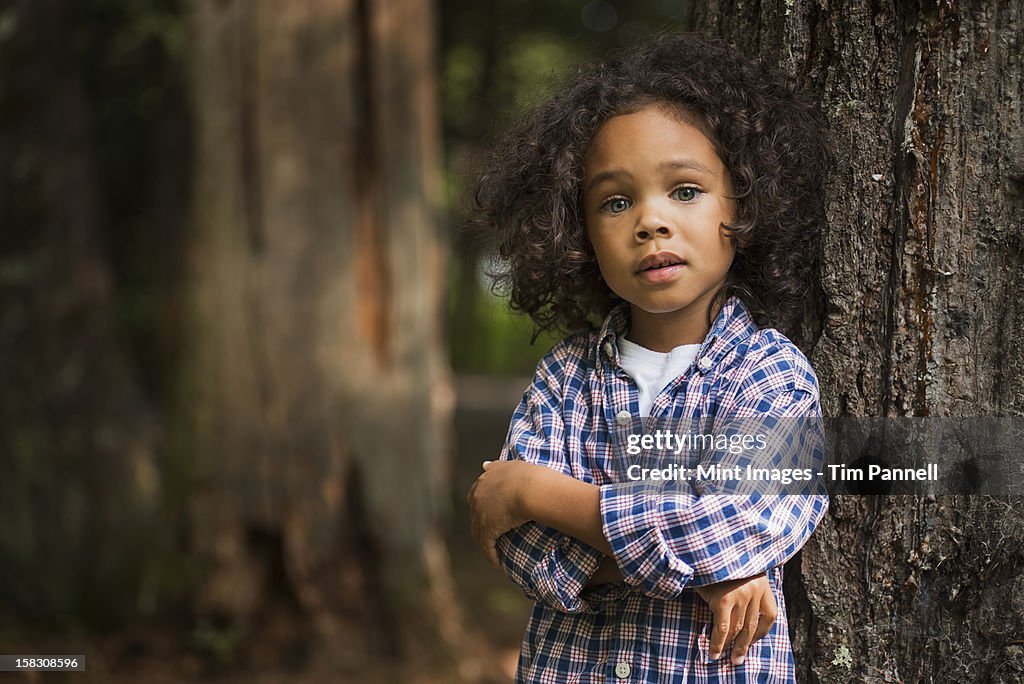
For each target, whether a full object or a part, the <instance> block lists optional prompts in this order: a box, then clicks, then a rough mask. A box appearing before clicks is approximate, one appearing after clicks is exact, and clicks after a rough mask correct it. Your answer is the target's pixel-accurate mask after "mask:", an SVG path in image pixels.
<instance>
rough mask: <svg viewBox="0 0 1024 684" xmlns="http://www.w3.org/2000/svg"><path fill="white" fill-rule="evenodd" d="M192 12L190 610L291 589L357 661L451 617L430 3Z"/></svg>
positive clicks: (320, 1) (399, 649) (185, 392)
mask: <svg viewBox="0 0 1024 684" xmlns="http://www.w3.org/2000/svg"><path fill="white" fill-rule="evenodd" d="M190 14H191V16H190V18H189V22H190V35H191V44H192V48H191V54H190V61H191V65H190V73H191V87H192V94H193V98H192V100H193V102H192V106H193V111H194V115H195V132H196V140H197V143H196V147H197V151H196V158H195V162H196V166H195V177H194V183H195V185H194V204H193V218H192V235H191V237H190V240H189V243H190V247H189V250H188V253H189V257H188V260H189V264H190V267H189V268H190V274H189V277H188V280H189V282H190V283H191V296H190V301H191V302H192V308H191V314H190V318H189V322H188V324H187V327H186V332H185V335H184V336H183V338H184V339H185V340H187V341H188V342H187V347H186V349H184V350H183V357H184V359H185V363H184V365H183V368H184V369H185V373H184V374H183V382H182V385H181V387H180V390H179V395H178V401H177V406H178V412H177V416H176V420H175V429H174V432H175V433H178V432H179V429H181V434H185V435H188V437H187V438H186V439H184V440H182V443H180V444H178V445H177V447H176V449H175V453H176V455H177V457H178V460H177V461H176V462H177V463H178V464H179V466H178V467H179V470H178V472H177V474H176V476H175V477H173V478H172V481H173V482H177V483H178V485H179V486H180V487H181V489H182V493H183V494H187V493H188V492H190V491H193V490H194V491H197V492H198V494H199V495H198V496H195V497H194V498H193V499H191V501H190V502H189V504H188V507H187V510H185V511H183V514H185V515H186V516H187V517H188V520H189V523H188V528H189V529H190V530H191V534H192V535H194V539H195V543H196V547H197V551H198V557H199V558H201V559H202V560H203V561H204V566H203V567H204V571H203V574H202V577H203V591H202V593H201V597H200V599H199V601H198V609H199V611H200V613H201V614H206V615H208V616H211V617H216V616H220V617H223V618H229V619H233V620H242V621H243V622H244V621H245V620H246V619H249V618H252V617H253V616H254V613H255V612H257V611H259V610H260V607H261V605H262V604H263V602H264V601H265V600H266V599H267V598H268V596H270V595H271V594H272V593H273V592H275V591H276V592H281V591H284V592H286V593H290V594H292V595H293V596H294V598H295V599H296V600H297V601H298V603H299V604H300V605H301V606H302V608H303V609H304V610H305V611H307V612H308V613H310V614H312V615H314V616H316V618H317V621H318V623H319V624H320V626H321V627H322V628H323V629H324V633H325V634H333V636H332V638H331V646H330V650H331V652H332V653H333V654H334V655H335V656H337V657H339V658H343V659H344V658H348V659H350V660H351V661H352V667H353V669H357V668H358V667H360V666H365V664H366V663H365V661H366V660H367V659H368V658H374V659H376V660H379V659H381V658H397V657H398V656H405V657H408V656H412V657H413V659H414V660H415V656H416V655H417V654H423V653H433V652H434V651H435V650H436V649H437V647H438V646H439V645H443V644H444V642H445V641H448V642H449V643H451V642H453V641H455V640H456V639H457V636H458V635H457V632H458V629H459V620H458V615H457V612H456V606H455V602H454V598H453V592H452V590H451V588H450V586H449V581H450V580H449V573H448V567H447V556H446V551H445V547H444V545H443V542H442V540H441V538H440V536H439V527H440V525H439V522H440V521H441V520H442V518H443V516H444V514H445V510H446V505H447V503H448V501H449V499H448V497H447V486H448V485H447V483H448V481H449V478H448V472H447V467H448V463H447V460H448V424H449V422H450V412H451V404H452V391H451V383H450V379H449V377H448V373H447V370H446V361H445V358H444V351H443V349H444V348H443V344H442V338H441V335H442V332H441V329H440V328H441V322H442V321H443V315H442V314H443V308H442V294H443V287H444V273H443V257H444V252H443V248H442V247H443V243H442V241H441V239H440V234H439V227H438V222H437V220H436V216H435V206H436V204H435V203H436V199H437V194H438V193H437V183H438V180H439V159H438V157H439V152H438V148H439V127H438V122H437V116H436V105H435V101H434V98H435V95H434V79H435V74H434V59H433V54H432V51H433V45H432V39H433V27H432V16H431V8H430V5H429V3H421V2H418V1H417V0H400V1H397V2H388V3H378V2H372V1H370V0H316V1H313V2H303V3H293V2H287V3H276V2H248V1H247V0H228V1H224V0H194V1H193V2H191V3H190ZM278 564H280V566H281V570H282V572H281V575H280V576H277V577H275V576H274V568H275V566H277V565H278ZM275 582H276V583H277V586H274V583H275ZM356 624H361V626H362V629H361V630H360V631H358V632H356V631H355V630H353V633H351V634H349V633H342V634H344V636H343V635H342V634H339V633H337V630H338V629H344V628H345V627H346V626H354V625H356ZM363 630H365V631H363ZM441 650H442V651H443V650H444V649H441ZM420 662H422V660H420Z"/></svg>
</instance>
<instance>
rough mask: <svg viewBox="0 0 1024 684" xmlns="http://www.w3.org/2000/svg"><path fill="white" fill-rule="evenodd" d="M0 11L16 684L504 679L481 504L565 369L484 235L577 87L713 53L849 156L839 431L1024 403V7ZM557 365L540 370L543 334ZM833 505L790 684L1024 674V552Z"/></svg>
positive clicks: (504, 627)
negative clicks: (503, 140) (520, 124)
mask: <svg viewBox="0 0 1024 684" xmlns="http://www.w3.org/2000/svg"><path fill="white" fill-rule="evenodd" d="M830 4H835V3H828V2H804V1H801V0H787V1H785V2H782V1H779V2H760V3H757V2H755V3H747V2H724V1H722V2H719V1H716V0H708V1H706V2H694V3H688V2H682V1H670V0H642V1H639V2H629V3H626V2H612V1H610V0H608V1H606V0H594V1H591V2H578V1H571V0H551V1H547V2H541V1H539V0H496V1H495V2H490V3H472V2H468V1H467V0H441V1H440V2H438V3H437V4H431V3H428V2H420V1H418V0H392V1H390V2H383V1H378V0H315V1H314V0H308V1H305V2H298V1H295V2H285V1H284V0H282V1H281V2H270V1H269V0H267V1H255V0H254V1H252V2H249V1H245V0H191V1H189V2H178V1H176V0H150V1H144V0H81V1H78V2H62V1H61V0H20V1H19V0H2V1H0V84H2V87H0V117H2V118H0V155H2V156H0V158H2V159H3V161H4V163H3V165H2V168H3V176H2V182H0V383H2V387H3V389H2V391H0V466H2V468H3V477H0V606H2V607H3V610H2V611H0V653H9V654H15V653H22V654H28V653H37V654H42V653H48V654H58V653H81V654H86V655H87V663H88V665H87V671H86V672H85V673H84V674H77V675H65V674H54V675H31V674H27V673H26V674H21V675H12V674H2V675H0V679H2V678H4V677H7V678H10V679H11V680H12V681H50V680H51V679H53V680H56V679H61V680H62V681H63V679H65V678H68V677H74V678H75V679H76V681H90V682H91V681H96V682H107V681H146V682H161V681H168V682H171V681H224V682H231V681H239V682H241V681H246V682H276V681H290V682H294V681H310V682H313V681H339V680H340V681H359V682H377V681H403V682H404V681H420V682H448V681H453V682H456V681H458V682H505V681H510V680H511V674H512V672H513V671H514V664H515V658H516V654H517V651H518V645H519V642H520V639H521V635H522V631H523V628H524V626H525V621H526V616H527V614H528V611H529V603H528V602H527V601H526V599H525V598H524V597H522V595H521V594H520V593H519V592H518V591H517V590H516V589H515V588H514V587H513V586H512V585H511V583H510V582H509V581H508V580H506V579H505V578H504V577H502V576H501V575H500V573H498V572H496V571H494V570H493V569H491V568H490V567H489V566H488V565H487V564H486V562H485V561H484V560H483V557H482V555H480V554H479V552H478V550H477V549H476V548H475V547H474V546H473V544H472V541H471V540H470V538H469V536H468V530H467V521H466V512H465V506H464V503H463V498H464V495H465V492H466V490H467V489H468V487H469V484H470V483H471V482H472V480H473V478H474V477H475V475H476V474H477V472H478V469H479V464H480V461H481V460H483V459H485V458H489V457H492V456H493V455H495V454H496V453H497V451H498V449H499V448H500V445H501V441H502V439H503V436H504V430H505V428H506V427H507V422H508V418H509V415H510V413H511V410H512V408H513V407H514V405H515V403H516V401H517V400H518V398H519V395H520V394H521V392H522V390H523V388H524V387H525V384H526V382H527V381H528V379H527V378H528V376H529V374H530V372H531V370H532V367H533V364H534V363H535V362H536V359H537V358H539V356H540V355H541V354H542V353H543V352H544V351H546V349H547V348H548V347H549V346H550V344H551V343H552V338H550V337H545V336H541V337H539V338H538V339H536V340H532V338H533V330H532V328H531V326H530V325H529V323H528V322H526V321H524V320H522V319H520V318H518V317H516V316H513V315H510V314H509V313H508V312H507V311H506V309H505V307H504V304H503V302H502V301H501V300H500V299H498V298H496V297H494V296H493V295H492V294H491V293H489V291H488V288H487V282H486V278H485V277H483V275H482V272H483V263H484V262H483V255H481V254H480V252H479V249H478V246H477V245H476V244H475V243H474V242H473V241H471V240H469V239H467V238H466V237H465V235H464V234H463V233H462V232H461V227H462V226H463V225H464V224H465V222H466V219H467V217H466V215H465V213H464V212H465V208H464V207H465V204H464V194H465V191H466V189H467V187H468V186H469V185H470V184H471V182H472V177H473V164H474V160H475V159H477V158H478V156H479V154H480V153H481V152H482V151H484V150H485V149H486V146H487V145H488V144H489V142H490V140H491V138H490V137H489V136H490V135H491V134H492V133H493V132H494V131H496V130H500V129H501V128H502V126H503V124H504V123H506V122H508V121H512V120H515V118H516V117H517V116H518V115H519V113H520V112H522V111H523V110H524V108H527V107H528V106H529V105H530V104H531V103H532V102H536V101H537V100H538V99H540V98H542V97H543V94H544V93H545V92H546V91H547V89H549V88H551V87H553V85H554V83H555V82H556V81H555V77H556V76H557V75H559V74H561V73H563V72H564V71H565V70H566V69H568V68H570V67H571V65H572V64H574V63H576V62H578V61H580V60H583V59H588V58H591V57H595V56H600V55H603V54H605V53H606V52H607V51H608V50H610V49H616V48H625V49H628V48H629V46H630V45H633V44H635V43H637V42H638V41H641V40H643V39H644V38H646V37H648V36H650V35H652V34H654V33H656V32H660V31H665V30H680V29H686V30H691V29H697V30H702V31H706V32H709V33H712V34H715V35H719V36H721V37H723V38H724V39H726V40H727V41H729V42H730V43H732V44H734V45H736V46H737V47H738V48H740V49H741V50H744V51H746V52H747V53H748V54H751V55H752V56H757V57H759V58H761V59H765V60H768V61H769V62H771V63H773V64H776V65H778V66H780V67H781V68H783V69H784V70H787V71H789V72H791V73H793V74H795V75H796V76H797V77H798V79H799V80H800V81H801V83H802V84H803V86H804V87H805V88H807V89H808V90H809V91H810V92H812V93H813V94H814V95H815V96H816V97H817V98H818V99H819V101H820V102H821V105H822V109H823V111H824V112H825V114H826V117H827V118H828V120H829V122H830V125H831V127H832V136H833V144H834V147H835V150H836V168H835V173H834V177H833V181H832V183H831V184H830V186H829V187H827V188H823V194H824V198H823V200H824V202H825V206H826V211H827V214H828V218H829V225H828V226H827V228H826V232H825V256H824V260H823V268H822V274H821V290H820V292H818V293H817V294H816V296H815V298H814V299H813V301H809V302H808V316H807V320H806V322H805V325H804V326H803V329H801V330H799V331H794V332H793V337H794V339H796V340H797V342H798V343H799V344H800V345H801V347H802V348H803V349H804V351H805V352H806V353H807V354H808V356H809V357H810V358H811V359H812V361H813V363H814V365H815V368H816V369H817V372H818V375H819V378H820V380H821V384H822V401H823V406H824V408H825V411H826V414H827V415H833V416H943V415H954V416H962V415H990V416H1020V415H1022V413H1024V390H1022V387H1024V384H1022V382H1021V380H1022V378H1021V374H1022V372H1024V335H1022V333H1021V330H1022V324H1024V305H1022V303H1021V300H1020V298H1019V296H1018V294H1017V293H1019V291H1020V288H1021V286H1022V285H1024V283H1022V280H1024V268H1022V266H1024V226H1022V223H1021V218H1020V217H1021V216H1022V212H1021V202H1022V199H1024V162H1022V160H1024V137H1022V135H1024V134H1022V131H1024V125H1022V124H1024V120H1022V118H1024V107H1022V103H1021V99H1022V83H1024V69H1022V67H1021V57H1020V53H1021V49H1020V45H1019V41H1020V36H1021V29H1022V28H1024V3H1016V2H996V1H991V2H978V3H956V2H939V3H932V2H924V1H922V2H904V1H898V2H890V3H886V2H874V3H870V4H868V3H848V4H849V6H846V5H844V6H843V7H842V8H839V7H830ZM531 341H532V344H531ZM1021 517H1022V512H1021V509H1020V507H1019V505H1018V502H1016V501H1014V500H1007V499H998V498H992V497H978V496H974V497H939V498H937V499H936V498H931V499H910V498H906V497H902V498H901V497H885V496H854V497H846V498H843V499H836V500H834V501H833V502H832V508H831V510H830V513H829V517H828V518H827V519H826V521H825V522H824V523H823V524H822V527H821V529H820V530H819V532H818V533H817V534H816V535H815V537H814V539H813V540H812V542H811V543H810V544H809V545H808V546H807V547H806V548H805V550H804V551H803V552H802V553H801V554H800V555H799V556H798V557H797V558H795V559H794V560H792V561H791V562H790V563H789V565H788V567H787V588H786V590H787V600H788V602H789V605H790V611H791V612H790V622H791V630H792V632H793V634H794V646H795V650H796V653H797V658H798V662H799V664H800V678H801V681H825V682H846V681H851V680H852V681H877V682H898V681H906V682H910V681H987V680H992V681H1015V680H1019V678H1020V677H1022V676H1024V604H1022V603H1021V602H1020V600H1019V597H1021V596H1024V584H1022V582H1024V580H1022V579H1021V573H1020V568H1021V561H1022V558H1021V553H1022V551H1021V549H1022V548H1024V545H1022V542H1024V525H1022V520H1021Z"/></svg>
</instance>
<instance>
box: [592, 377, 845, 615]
mask: <svg viewBox="0 0 1024 684" xmlns="http://www.w3.org/2000/svg"><path fill="white" fill-rule="evenodd" d="M732 415H733V416H735V417H736V418H738V419H743V418H750V417H751V416H755V417H758V418H759V419H767V420H770V421H771V422H773V423H781V422H782V421H779V420H775V419H785V418H797V419H800V422H793V423H788V424H786V427H787V428H788V429H785V430H780V431H779V432H780V433H781V435H782V436H781V438H779V439H775V440H772V441H771V443H770V448H769V449H767V450H766V451H765V452H762V453H760V454H759V455H758V456H757V457H756V460H753V461H751V460H747V463H748V464H751V465H753V466H755V467H756V466H757V465H758V464H759V463H760V464H761V465H769V466H778V465H779V464H780V463H785V464H791V463H799V464H801V465H803V466H805V468H806V470H805V472H807V473H811V474H812V476H813V475H814V474H815V473H816V471H818V470H820V469H821V464H822V461H823V458H824V446H823V439H822V435H821V432H820V425H821V423H820V407H819V403H818V394H817V390H816V387H813V386H808V387H804V388H797V387H794V386H792V385H789V386H787V387H784V388H780V389H775V390H772V391H769V392H766V393H759V394H758V396H756V398H754V399H753V400H748V401H747V402H745V403H744V404H742V405H740V406H738V407H735V411H734V413H733V414H732ZM808 419H809V420H808ZM730 430H731V426H730V423H729V422H728V421H720V424H719V425H718V426H717V427H716V428H715V432H716V433H718V434H726V435H728V434H729V431H730ZM776 436H777V437H778V435H776ZM744 458H747V457H744ZM723 462H724V463H726V464H727V465H728V466H729V467H732V466H734V465H735V463H731V462H729V460H728V459H725V461H723ZM719 465H721V463H719ZM744 467H745V465H744ZM779 491H780V488H779V487H777V486H776V487H775V488H772V487H753V488H752V489H751V487H750V483H749V482H745V483H744V482H737V483H733V482H727V483H726V484H724V485H721V486H719V485H716V484H712V485H710V486H707V487H704V486H701V483H697V484H695V483H694V482H693V481H692V480H686V479H684V480H683V481H678V480H677V481H671V482H663V483H658V484H657V486H652V483H651V482H646V481H637V482H620V483H617V484H612V485H605V486H603V487H602V488H601V517H602V525H603V530H604V534H605V536H606V537H607V539H608V541H609V543H610V544H611V546H612V550H613V552H614V555H615V559H616V561H617V562H618V564H619V568H620V570H621V571H622V574H623V577H624V578H625V581H626V583H627V584H628V585H630V586H632V587H634V588H636V589H637V590H638V591H642V592H643V593H644V594H646V595H648V596H651V597H653V598H661V599H671V598H674V597H676V596H678V595H679V593H680V592H681V591H682V590H683V589H684V588H685V587H687V586H702V585H707V584H714V583H717V582H722V581H725V580H731V579H740V578H744V577H751V576H753V575H756V574H759V573H762V572H765V571H766V570H768V569H770V568H773V567H775V566H778V565H781V564H783V563H785V562H786V560H787V559H789V558H790V557H792V556H793V554H795V553H796V552H797V551H798V550H799V549H800V548H801V547H802V546H803V544H804V543H805V542H806V541H807V539H808V538H809V537H810V535H811V533H812V532H813V531H814V529H815V527H816V526H817V524H818V523H819V521H820V520H821V519H822V517H823V516H824V514H825V511H826V509H827V507H828V499H827V496H826V495H825V490H824V487H823V484H822V481H821V479H820V478H818V477H812V479H811V480H809V481H807V482H802V483H798V484H797V485H795V486H792V487H790V488H789V489H788V491H786V492H785V493H781V494H780V493H778V492H779ZM733 492H742V493H733Z"/></svg>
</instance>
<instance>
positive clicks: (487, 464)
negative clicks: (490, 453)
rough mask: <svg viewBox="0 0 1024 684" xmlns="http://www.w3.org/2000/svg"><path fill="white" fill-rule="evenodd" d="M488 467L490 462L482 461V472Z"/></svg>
mask: <svg viewBox="0 0 1024 684" xmlns="http://www.w3.org/2000/svg"><path fill="white" fill-rule="evenodd" d="M490 465H491V462H490V461H484V462H483V469H484V470H487V468H488V467H489V466H490Z"/></svg>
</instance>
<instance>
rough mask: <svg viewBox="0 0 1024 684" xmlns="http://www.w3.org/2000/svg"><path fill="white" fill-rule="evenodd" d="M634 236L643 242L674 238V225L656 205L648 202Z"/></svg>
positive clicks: (643, 208)
mask: <svg viewBox="0 0 1024 684" xmlns="http://www.w3.org/2000/svg"><path fill="white" fill-rule="evenodd" d="M633 235H634V237H636V239H637V240H639V241H641V242H643V241H646V240H650V239H652V238H655V237H660V238H667V237H672V224H671V222H670V221H668V219H666V218H665V216H664V214H663V212H662V211H661V210H660V208H659V207H658V205H657V204H656V203H654V202H648V203H645V204H644V205H643V207H642V210H641V212H640V217H639V220H638V221H637V224H636V228H635V229H634V231H633Z"/></svg>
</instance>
